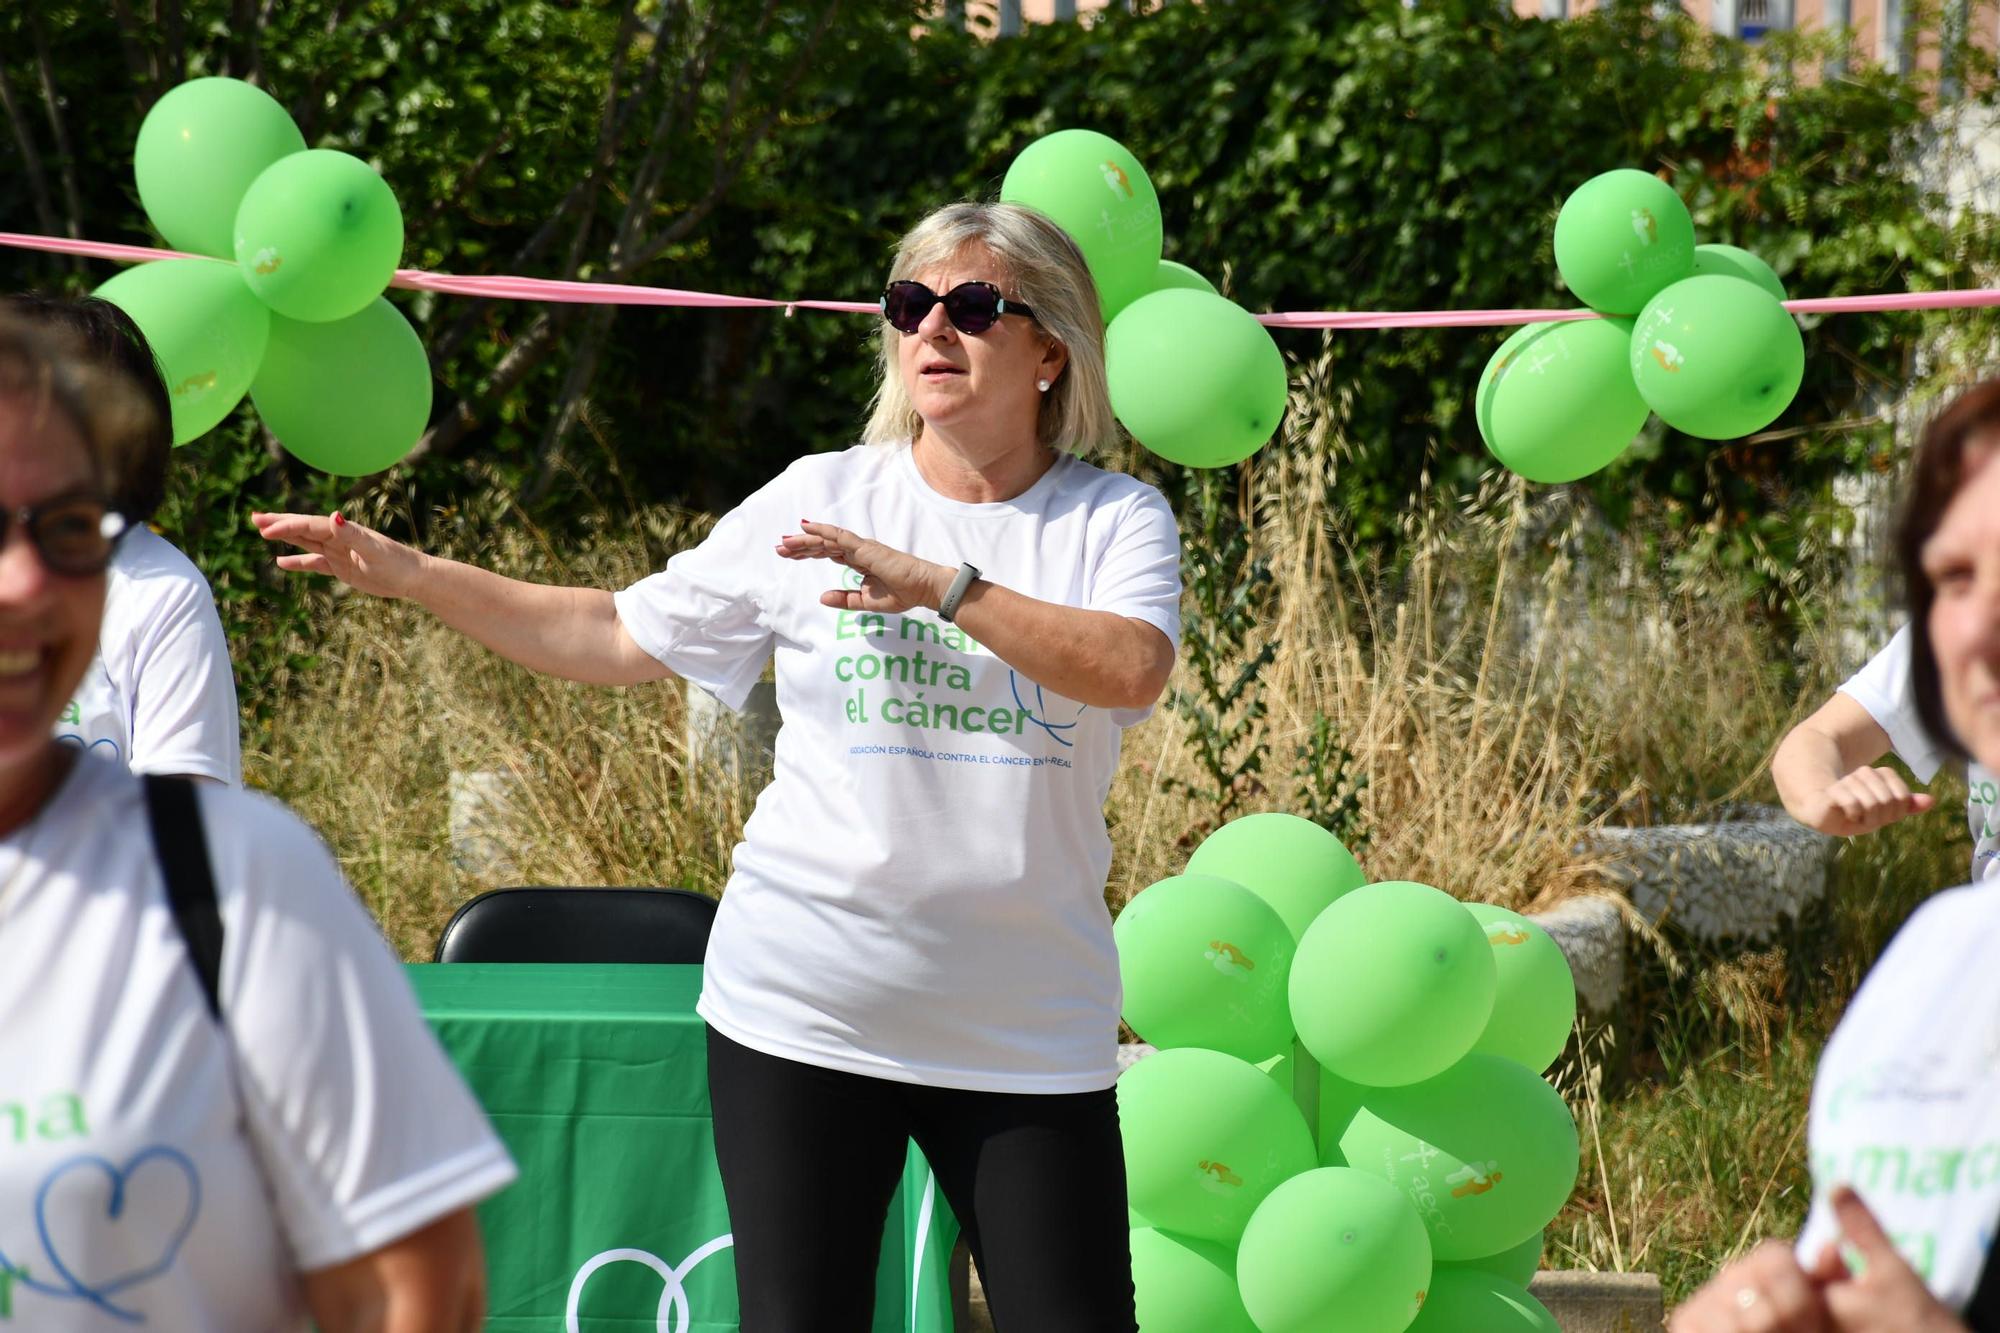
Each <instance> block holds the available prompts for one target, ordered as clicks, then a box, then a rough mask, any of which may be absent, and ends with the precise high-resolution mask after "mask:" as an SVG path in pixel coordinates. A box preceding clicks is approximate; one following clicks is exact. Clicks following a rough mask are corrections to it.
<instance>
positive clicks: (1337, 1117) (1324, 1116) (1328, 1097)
mask: <svg viewBox="0 0 2000 1333" xmlns="http://www.w3.org/2000/svg"><path fill="white" fill-rule="evenodd" d="M1372 1091H1374V1089H1372V1088H1364V1087H1362V1086H1361V1085H1360V1084H1359V1083H1349V1082H1348V1081H1347V1080H1346V1079H1344V1078H1342V1077H1341V1076H1340V1075H1338V1074H1331V1073H1328V1072H1327V1071H1326V1070H1325V1069H1321V1070H1320V1071H1319V1125H1318V1131H1317V1133H1316V1135H1315V1137H1316V1138H1318V1140H1319V1164H1320V1165H1321V1166H1346V1165H1348V1161H1347V1154H1345V1153H1343V1152H1342V1151H1341V1150H1340V1136H1341V1135H1343V1134H1345V1133H1346V1132H1347V1127H1348V1126H1349V1125H1351V1124H1353V1123H1354V1117H1355V1116H1357V1115H1359V1114H1360V1113H1361V1105H1362V1103H1363V1102H1364V1101H1365V1100H1366V1099H1367V1097H1368V1094H1369V1093H1371V1092H1372Z"/></svg>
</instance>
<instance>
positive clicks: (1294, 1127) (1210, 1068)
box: [1118, 1046, 1314, 1245]
mask: <svg viewBox="0 0 2000 1333" xmlns="http://www.w3.org/2000/svg"><path fill="white" fill-rule="evenodd" d="M1118 1121H1119V1126H1120V1130H1121V1133H1122V1137H1123V1139H1124V1144H1125V1177H1126V1196H1127V1200H1128V1202H1129V1203H1130V1205H1131V1208H1132V1211H1133V1212H1135V1213H1136V1214H1138V1216H1140V1217H1142V1218H1144V1219H1145V1221H1146V1223H1147V1225H1149V1226H1155V1227H1159V1228H1160V1229H1161V1230H1163V1231H1174V1232H1178V1233H1180V1234H1182V1235H1186V1236H1193V1237H1196V1238H1197V1239H1200V1240H1212V1241H1219V1242H1221V1243H1223V1244H1225V1245H1234V1244H1235V1243H1236V1241H1237V1239H1238V1238H1239V1237H1240V1236H1241V1235H1242V1234H1243V1228H1244V1226H1245V1225H1246V1224H1247V1223H1248V1222H1249V1221H1250V1214H1251V1213H1253V1212H1255V1211H1256V1210H1257V1205H1258V1204H1260V1203H1262V1202H1263V1201H1264V1197H1265V1196H1266V1195H1268V1194H1269V1193H1270V1192H1271V1191H1272V1190H1274V1189H1276V1188H1277V1187H1278V1186H1279V1185H1280V1184H1282V1183H1283V1182H1285V1181H1287V1180H1290V1179H1291V1178H1292V1177H1293V1176H1295V1175H1297V1174H1298V1173H1299V1172H1301V1171H1309V1170H1311V1169H1312V1167H1313V1165H1314V1153H1313V1140H1312V1131H1310V1130H1309V1129H1307V1128H1306V1122H1305V1119H1304V1118H1303V1117H1302V1116H1301V1115H1300V1114H1299V1108H1298V1107H1297V1106H1296V1105H1294V1104H1293V1102H1292V1099H1291V1098H1290V1097H1288V1096H1286V1095H1285V1092H1284V1091H1283V1090H1282V1089H1281V1088H1279V1087H1278V1085H1277V1084H1276V1083H1274V1082H1272V1080H1271V1076H1270V1075H1268V1074H1266V1073H1265V1072H1264V1071H1263V1070H1261V1069H1259V1068H1257V1066H1255V1065H1253V1064H1250V1063H1249V1062H1248V1061H1244V1060H1239V1059H1237V1058H1236V1057H1235V1056H1233V1055H1224V1054H1222V1053H1221V1052H1220V1051H1205V1050H1202V1049H1200V1048H1199V1047H1193V1046H1189V1047H1183V1048H1181V1049H1179V1050H1172V1051H1161V1052H1159V1053H1158V1054H1156V1055H1149V1056H1147V1057H1146V1058H1145V1059H1143V1060H1141V1061H1139V1062H1138V1063H1137V1064H1135V1065H1133V1066H1132V1067H1131V1068H1130V1069H1127V1070H1126V1071H1125V1072H1124V1074H1123V1075H1121V1076H1120V1077H1119V1079H1118Z"/></svg>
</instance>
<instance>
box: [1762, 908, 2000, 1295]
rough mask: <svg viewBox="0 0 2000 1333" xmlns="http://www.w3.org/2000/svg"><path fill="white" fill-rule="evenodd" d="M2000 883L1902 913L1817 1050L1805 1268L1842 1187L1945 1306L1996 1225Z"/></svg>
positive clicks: (1966, 1284) (1999, 1221) (1978, 1262)
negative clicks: (1903, 919) (1831, 1195)
mask: <svg viewBox="0 0 2000 1333" xmlns="http://www.w3.org/2000/svg"><path fill="white" fill-rule="evenodd" d="M1996 934H2000V885H1996V884H1992V883H1980V884H1974V885H1971V886H1969V887H1967V888H1960V889H1952V890H1949V891H1947V892H1945V893H1941V894H1938V895H1937V896H1936V897H1935V898H1932V899H1931V900H1930V901H1928V902H1926V903H1925V904H1924V905H1923V906H1922V907H1920V908H1918V909H1917V911H1916V912H1915V913H1914V914H1913V915H1912V916H1911V917H1910V919H1909V921H1908V922H1907V923H1905V924H1904V926H1903V929H1902V930H1901V931H1900V932H1898V934H1897V935H1896V938H1895V939H1894V940H1893V941H1892V942H1891V943H1890V945H1889V947H1888V949H1887V950H1886V951H1885V952H1884V953H1883V955H1882V957H1881V960H1880V961H1878V962H1877V963H1876V964H1875V967H1874V970H1872V971H1871V972H1869V974H1868V979H1867V980H1866V981H1864V982H1863V983H1862V985H1861V989H1860V991H1859V992H1858V993H1857V994H1856V995H1855V997H1854V1001H1853V1003H1852V1004H1850V1005H1849V1006H1848V1009H1847V1014H1846V1016H1845V1017H1843V1018H1842V1019H1841V1021H1840V1026H1839V1027H1838V1028H1836V1029H1835V1030H1834V1033H1833V1037H1832V1039H1831V1040H1829V1041H1828V1042H1827V1045H1826V1050H1825V1051H1824V1052H1823V1053H1822V1054H1821V1056H1820V1061H1819V1072H1818V1074H1817V1075H1816V1076H1815V1077H1814V1079H1813V1093H1812V1109H1811V1111H1810V1112H1809V1114H1808V1118H1807V1121H1806V1144H1807V1149H1808V1152H1809V1154H1810V1157H1811V1162H1812V1176H1813V1203H1812V1209H1811V1211H1810V1212H1809V1213H1808V1214H1807V1216H1806V1224H1805V1229H1804V1230H1803V1231H1801V1232H1800V1234H1799V1242H1798V1254H1799V1259H1800V1262H1801V1263H1804V1264H1807V1265H1810V1264H1811V1263H1812V1262H1813V1261H1814V1260H1815V1259H1817V1258H1818V1257H1819V1253H1820V1251H1821V1250H1822V1249H1823V1248H1825V1246H1826V1245H1827V1243H1828V1242H1829V1241H1834V1240H1837V1239H1838V1238H1839V1226H1838V1224H1837V1223H1836V1221H1835V1219H1834V1216H1833V1210H1832V1209H1831V1208H1830V1207H1829V1206H1828V1205H1827V1202H1826V1196H1827V1193H1828V1191H1829V1190H1830V1189H1831V1188H1832V1187H1833V1186H1834V1185H1835V1184H1838V1183H1841V1182H1845V1183H1847V1184H1849V1185H1852V1186H1853V1187H1854V1188H1855V1189H1856V1190H1857V1191H1858V1192H1859V1193H1860V1195H1861V1197H1862V1199H1863V1200H1865V1201H1866V1202H1867V1204H1868V1207H1869V1209H1870V1210H1871V1211H1872V1212H1873V1213H1874V1214H1875V1216H1876V1217H1877V1218H1878V1219H1879V1220H1880V1221H1881V1223H1882V1229H1883V1230H1884V1231H1886V1232H1888V1233H1889V1235H1890V1237H1891V1238H1892V1239H1893V1240H1894V1241H1895V1242H1896V1247H1897V1249H1898V1250H1899V1251H1901V1253H1902V1255H1903V1257H1904V1258H1905V1259H1907V1260H1908V1261H1909V1263H1910V1265H1911V1267H1913V1268H1915V1269H1916V1270H1917V1272H1918V1273H1919V1274H1921V1275H1922V1277H1923V1279H1924V1281H1925V1283H1926V1284H1927V1285H1928V1286H1929V1287H1930V1289H1931V1292H1932V1294H1934V1295H1935V1296H1936V1297H1937V1298H1938V1299H1939V1300H1940V1301H1942V1302H1943V1303H1944V1304H1945V1305H1947V1306H1949V1307H1950V1308H1952V1309H1953V1310H1959V1309H1962V1308H1964V1305H1965V1303H1966V1302H1967V1301H1968V1300H1969V1299H1970V1298H1971V1296H1972V1292H1973V1288H1974V1286H1975V1285H1976V1283H1977V1282H1978V1278H1979V1272H1980V1269H1981V1268H1982V1266H1983V1265H1984V1264H1985V1261H1986V1252H1987V1249H1988V1248H1989V1247H1990V1246H1991V1245H1992V1243H1993V1235H1994V1229H1995V1226H1996V1225H2000V968H1996V967H1994V966H1993V940H1994V938H1995V937H1996Z"/></svg>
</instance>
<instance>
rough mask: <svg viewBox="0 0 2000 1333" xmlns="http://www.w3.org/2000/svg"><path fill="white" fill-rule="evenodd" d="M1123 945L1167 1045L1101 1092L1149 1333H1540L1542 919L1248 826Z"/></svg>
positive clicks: (1551, 1051) (1308, 826) (1198, 859)
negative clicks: (1113, 1132) (1122, 1173)
mask: <svg viewBox="0 0 2000 1333" xmlns="http://www.w3.org/2000/svg"><path fill="white" fill-rule="evenodd" d="M1115 931H1116V935H1117V940H1118V953H1119V960H1120V961H1119V966H1120V971H1121V973H1122V977H1123V981H1124V985H1125V1019H1126V1022H1127V1023H1129V1024H1130V1025H1131V1027H1132V1028H1133V1030H1134V1031H1136V1032H1137V1033H1139V1035H1140V1036H1141V1037H1143V1038H1144V1039H1145V1040H1146V1041H1148V1042H1150V1043H1152V1044H1153V1045H1154V1046H1157V1047H1159V1048H1160V1049H1159V1052H1158V1054H1155V1055H1152V1056H1149V1057H1148V1058H1146V1059H1144V1060H1141V1061H1139V1062H1138V1063H1137V1064H1135V1065H1133V1066H1132V1067H1131V1068H1130V1069H1129V1070H1127V1071H1126V1072H1125V1074H1124V1076H1123V1077H1121V1078H1120V1079H1119V1081H1118V1108H1119V1118H1120V1121H1121V1124H1122V1128H1123V1132H1124V1139H1125V1165H1126V1175H1127V1180H1128V1187H1129V1200H1130V1205H1131V1210H1132V1225H1133V1231H1132V1264H1133V1278H1134V1283H1135V1285H1136V1288H1137V1294H1138V1302H1139V1324H1140V1328H1141V1330H1142V1333H1322V1331H1323V1333H1336V1330H1337V1331H1338V1333H1401V1331H1402V1330H1404V1329H1410V1330H1413V1331H1414V1333H1554V1330H1555V1328H1556V1324H1555V1321H1554V1319H1553V1318H1552V1317H1551V1316H1550V1315H1549V1313H1548V1311H1547V1310H1546V1309H1544V1308H1543V1307H1542V1305H1541V1304H1540V1303H1539V1302H1538V1301H1536V1300H1535V1299H1534V1298H1533V1297H1532V1296H1530V1295H1528V1293H1527V1291H1526V1290H1525V1289H1524V1287H1525V1284H1526V1283H1527V1281H1528V1279H1529V1277H1530V1276H1531V1275H1532V1274H1533V1273H1534V1271H1535V1268H1536V1266H1537V1265H1538V1263H1539V1262H1540V1257H1541V1243H1542V1231H1543V1228H1545V1227H1546V1226H1547V1224H1548V1222H1549V1221H1550V1220H1551V1219H1552V1218H1553V1217H1554V1216H1555V1215H1556V1212H1557V1211H1558V1210H1559V1209H1560V1208H1561V1207H1562V1205H1563V1203H1564V1201H1565V1200H1566V1199H1567V1198H1568V1197H1569V1193H1570V1190H1571V1188H1572V1187H1573V1186H1574V1185H1575V1183H1576V1174H1577V1161H1578V1156H1577V1134H1576V1123H1575V1120H1574V1119H1573V1118H1572V1116H1571V1115H1570V1112H1569V1109H1568V1107H1567V1106H1565V1105H1564V1103H1563V1100H1562V1098H1561V1097H1560V1096H1558V1095H1557V1094H1556V1092H1555V1090H1554V1089H1553V1088H1551V1087H1550V1086H1549V1085H1548V1084H1547V1083H1546V1082H1545V1081H1544V1080H1543V1079H1542V1077H1541V1072H1542V1071H1543V1070H1545V1069H1547V1068H1548V1066H1549V1065H1550V1064H1551V1063H1553V1062H1554V1060H1555V1059H1556V1057H1557V1056H1558V1055H1559V1054H1561V1052H1562V1049H1563V1045H1564V1043H1565V1042H1566V1041H1567V1039H1568V1037H1569V1033H1570V1029H1571V1026H1572V1024H1573V1023H1574V1022H1575V1017H1576V990H1575V986H1574V983H1573V980H1572V978H1571V975H1570V970H1569V964H1568V962H1567V961H1566V960H1565V959H1564V958H1563V955H1562V951H1561V950H1560V949H1559V948H1558V947H1557V946H1556V944H1555V942H1554V941H1553V940H1552V939H1550V938H1549V936H1548V935H1547V934H1546V933H1545V932H1544V931H1543V930H1542V929H1541V928H1540V927H1539V926H1537V925H1535V924H1534V923H1533V922H1532V921H1529V920H1528V919H1527V918H1525V917H1522V916H1520V915H1518V914H1516V913H1514V912H1509V911H1507V910H1505V909H1503V908H1499V907H1490V906H1486V905H1474V904H1463V903H1460V902H1458V901H1457V900H1456V899H1454V898H1452V897H1450V896H1449V895H1447V894H1444V893H1441V892H1439V891H1438V890H1437V889H1433V888H1429V887H1427V886H1425V885H1422V884H1413V883H1407V882H1400V881H1397V882H1385V883H1374V884H1370V883H1367V882H1366V876H1365V875H1364V874H1363V872H1362V870H1361V868H1360V866H1359V865H1357V864H1356V862H1355V860H1354V857H1353V856H1352V855H1350V854H1349V853H1348V851H1347V849H1346V848H1345V847H1343V846H1342V845H1341V843H1340V841H1339V840H1338V839H1337V838H1335V837H1334V836H1333V835H1332V834H1331V833H1328V832H1327V831H1326V830H1325V829H1323V828H1321V827H1319V826H1318V825H1317V824H1314V823H1312V822H1311V821H1310V820H1306V819H1301V818H1298V817H1296V816H1293V815H1287V814H1259V815H1251V816H1248V817H1246V818H1243V819H1238V820H1235V821H1233V822H1232V823H1229V824H1226V825H1224V826H1223V827H1222V828H1220V829H1218V830H1217V831H1216V832H1215V833H1214V834H1212V835H1211V836H1210V837H1209V838H1208V839H1207V840H1206V841H1204V842H1203V843H1202V844H1201V846H1200V847H1199V848H1198V849H1196V851H1195V853H1194V855H1193V857H1192V858H1190V859H1189V861H1188V866H1187V872H1186V873H1185V874H1182V875H1177V876H1175V877H1173V878H1171V879H1165V880H1162V881H1160V882H1159V883H1157V884H1154V885H1152V886H1151V887H1149V888H1147V889H1146V890H1145V891H1144V892H1142V893H1140V894H1138V895H1137V896H1136V897H1134V898H1133V899H1132V901H1131V903H1130V904H1129V905H1128V906H1127V907H1126V908H1125V910H1124V911H1123V912H1122V913H1121V914H1120V915H1119V918H1118V921H1117V924H1116V927H1115Z"/></svg>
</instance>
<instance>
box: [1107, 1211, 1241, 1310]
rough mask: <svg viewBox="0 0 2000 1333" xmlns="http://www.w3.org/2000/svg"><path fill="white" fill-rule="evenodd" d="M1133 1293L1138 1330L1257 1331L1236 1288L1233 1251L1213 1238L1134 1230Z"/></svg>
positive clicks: (1144, 1229) (1146, 1229) (1141, 1229)
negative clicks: (1137, 1313) (1136, 1303)
mask: <svg viewBox="0 0 2000 1333" xmlns="http://www.w3.org/2000/svg"><path fill="white" fill-rule="evenodd" d="M1132 1294H1133V1296H1134V1297H1135V1298H1136V1300H1137V1302H1138V1312H1139V1333H1257V1326H1256V1325H1255V1324H1253V1323H1251V1322H1250V1316H1249V1314H1248V1313H1247V1312H1245V1310H1244V1309H1243V1298H1242V1296H1240V1295H1239V1294H1238V1293H1237V1290H1236V1254H1235V1251H1233V1250H1231V1249H1230V1248H1229V1247H1228V1246H1226V1245H1219V1244H1217V1243H1216V1242H1214V1241H1212V1240H1197V1239H1195V1238H1194V1237H1193V1236H1177V1235H1175V1234H1173V1233H1172V1232H1170V1231H1159V1230H1156V1229H1155V1228H1153V1227H1139V1228H1137V1229H1135V1230H1134V1231H1133V1232H1132Z"/></svg>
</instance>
